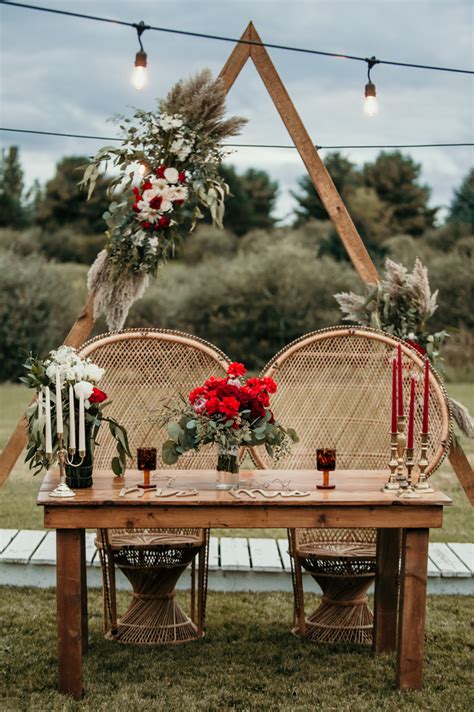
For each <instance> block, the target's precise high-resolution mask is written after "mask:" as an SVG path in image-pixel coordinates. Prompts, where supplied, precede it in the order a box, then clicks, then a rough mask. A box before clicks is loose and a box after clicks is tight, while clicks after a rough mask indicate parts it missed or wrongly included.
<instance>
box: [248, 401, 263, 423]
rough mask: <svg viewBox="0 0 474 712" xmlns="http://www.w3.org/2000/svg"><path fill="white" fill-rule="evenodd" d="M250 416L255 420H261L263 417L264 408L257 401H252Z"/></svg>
mask: <svg viewBox="0 0 474 712" xmlns="http://www.w3.org/2000/svg"><path fill="white" fill-rule="evenodd" d="M250 415H251V416H252V418H254V419H255V420H256V419H257V418H263V416H264V415H265V408H264V407H263V405H262V403H260V402H259V401H253V403H252V405H251V409H250Z"/></svg>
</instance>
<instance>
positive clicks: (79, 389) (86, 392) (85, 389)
mask: <svg viewBox="0 0 474 712" xmlns="http://www.w3.org/2000/svg"><path fill="white" fill-rule="evenodd" d="M93 390H94V386H93V385H92V383H89V381H79V382H78V383H76V385H75V386H74V393H75V394H76V398H80V397H81V395H83V396H84V400H88V399H89V398H90V396H91V395H92V391H93Z"/></svg>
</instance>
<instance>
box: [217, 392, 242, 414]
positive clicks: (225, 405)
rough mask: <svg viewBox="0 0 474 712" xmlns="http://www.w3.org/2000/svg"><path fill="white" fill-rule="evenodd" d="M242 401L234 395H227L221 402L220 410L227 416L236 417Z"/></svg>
mask: <svg viewBox="0 0 474 712" xmlns="http://www.w3.org/2000/svg"><path fill="white" fill-rule="evenodd" d="M239 406H240V403H239V401H238V400H237V398H234V396H226V397H225V398H223V399H222V400H221V402H220V403H219V412H220V413H222V415H225V416H226V418H235V416H236V415H237V413H238V412H239Z"/></svg>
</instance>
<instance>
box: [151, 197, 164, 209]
mask: <svg viewBox="0 0 474 712" xmlns="http://www.w3.org/2000/svg"><path fill="white" fill-rule="evenodd" d="M162 202H163V198H162V197H161V196H159V195H155V197H154V198H152V199H151V200H150V208H153V210H158V209H159V207H160V206H161V203H162Z"/></svg>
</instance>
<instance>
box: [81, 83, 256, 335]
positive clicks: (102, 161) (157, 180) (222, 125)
mask: <svg viewBox="0 0 474 712" xmlns="http://www.w3.org/2000/svg"><path fill="white" fill-rule="evenodd" d="M225 111H226V100H225V86H224V83H223V82H222V80H221V79H213V77H212V75H211V72H210V70H209V69H205V70H203V71H202V72H200V73H199V74H197V75H196V76H194V77H191V78H190V79H187V80H181V81H179V82H178V83H177V84H176V85H175V86H174V87H172V89H171V90H170V92H169V93H168V95H167V97H166V98H165V99H163V100H161V101H158V103H157V108H156V109H155V110H154V111H144V110H142V109H137V110H136V111H135V113H134V114H133V116H132V117H131V118H128V117H119V118H118V120H117V121H118V123H119V127H120V130H121V132H122V145H121V146H118V147H116V146H105V147H104V148H101V149H100V150H99V151H98V153H97V154H96V155H95V156H94V157H93V158H92V159H91V160H90V163H89V165H88V166H87V167H86V169H85V172H84V176H83V179H82V181H81V185H82V186H83V187H84V188H85V189H87V190H88V198H89V197H90V196H91V195H92V193H93V191H94V187H95V184H96V182H97V178H98V176H99V174H100V171H101V170H102V169H103V168H104V167H106V166H107V164H112V165H113V166H114V167H115V168H116V169H117V170H116V172H115V175H114V177H113V178H112V180H111V183H110V197H111V203H110V205H109V206H108V209H107V210H106V212H105V213H104V219H105V221H106V223H107V227H108V230H107V233H106V235H107V244H106V247H105V250H103V251H102V252H100V253H99V255H98V256H97V258H96V260H95V262H94V264H93V265H92V267H91V269H90V270H89V275H88V288H89V292H90V293H91V294H93V295H94V318H95V319H97V317H98V316H99V315H100V314H104V315H105V317H106V320H107V324H108V326H109V329H110V330H114V329H121V328H122V326H123V324H124V322H125V319H126V317H127V314H128V310H129V308H130V307H131V305H132V304H133V302H134V301H135V300H137V299H139V298H140V297H142V296H143V293H144V291H145V289H146V287H147V286H148V280H149V275H156V273H157V270H158V267H159V266H160V265H162V264H163V263H164V262H166V261H167V259H169V258H170V257H173V256H174V255H175V252H176V249H177V247H178V246H179V244H180V243H181V242H182V237H183V234H184V233H186V232H189V231H191V230H193V228H194V226H195V225H196V222H197V221H198V220H199V219H201V218H203V217H204V214H203V213H202V211H201V207H204V208H206V209H207V210H208V211H209V213H210V216H211V219H212V222H213V223H214V224H215V225H217V226H218V227H221V228H222V219H223V216H224V200H225V197H226V196H227V195H228V193H229V187H228V186H227V184H226V183H225V181H224V180H223V178H222V176H221V174H220V172H219V166H220V164H221V162H222V160H223V159H224V158H225V157H226V156H227V155H228V154H229V151H228V150H227V149H225V147H224V145H223V141H224V140H225V139H226V138H230V137H232V136H236V135H238V134H239V132H240V129H241V127H242V126H243V125H244V124H245V123H246V120H245V119H243V118H241V117H238V116H231V117H229V118H225Z"/></svg>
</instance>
